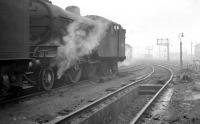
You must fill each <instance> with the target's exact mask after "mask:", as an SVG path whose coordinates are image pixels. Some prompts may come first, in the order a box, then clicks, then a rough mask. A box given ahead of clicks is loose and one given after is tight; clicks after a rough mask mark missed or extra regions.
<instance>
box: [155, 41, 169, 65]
mask: <svg viewBox="0 0 200 124" xmlns="http://www.w3.org/2000/svg"><path fill="white" fill-rule="evenodd" d="M157 45H160V46H165V47H167V61H168V62H169V61H170V55H169V39H168V38H166V39H162V38H161V39H157Z"/></svg>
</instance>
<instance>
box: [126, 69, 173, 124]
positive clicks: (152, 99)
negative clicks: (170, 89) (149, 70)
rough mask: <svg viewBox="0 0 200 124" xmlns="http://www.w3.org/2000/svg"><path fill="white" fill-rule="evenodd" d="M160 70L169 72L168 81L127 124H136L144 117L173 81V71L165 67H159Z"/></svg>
mask: <svg viewBox="0 0 200 124" xmlns="http://www.w3.org/2000/svg"><path fill="white" fill-rule="evenodd" d="M160 67H162V68H165V69H166V70H168V71H169V72H170V74H171V75H170V77H169V79H168V80H167V81H166V83H165V84H164V85H163V86H162V87H161V88H160V90H158V92H157V93H156V94H155V95H154V96H153V97H152V98H151V99H150V100H149V102H148V103H147V104H146V105H145V106H144V107H143V108H142V109H141V110H140V111H139V112H138V113H137V114H136V116H135V117H134V118H133V119H132V120H131V122H130V123H129V124H136V123H138V122H139V120H140V119H142V117H143V116H144V113H145V112H146V111H148V110H150V108H151V107H152V106H153V105H154V103H155V102H156V99H158V98H159V96H160V95H161V94H162V92H163V91H164V90H165V89H166V88H167V85H168V84H169V83H170V81H172V79H173V76H174V74H173V71H172V70H171V69H169V68H167V67H164V66H160Z"/></svg>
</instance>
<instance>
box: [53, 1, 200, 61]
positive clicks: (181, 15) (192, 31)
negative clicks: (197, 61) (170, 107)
mask: <svg viewBox="0 0 200 124" xmlns="http://www.w3.org/2000/svg"><path fill="white" fill-rule="evenodd" d="M51 1H52V2H53V4H55V5H57V6H60V7H61V8H63V9H64V8H65V7H67V6H71V5H75V6H78V7H80V10H81V15H82V16H85V15H99V16H103V17H105V18H108V19H110V20H112V21H114V22H117V23H119V24H121V25H122V26H123V27H124V28H125V29H126V31H127V32H126V43H128V44H130V45H131V46H132V47H133V50H132V52H133V57H143V56H144V55H145V54H147V53H148V51H147V50H146V49H148V48H149V47H150V48H152V49H153V50H152V52H151V53H152V55H153V57H154V58H158V57H159V56H160V58H161V59H162V58H163V59H165V57H166V55H165V54H164V52H165V51H166V50H165V48H164V47H160V52H159V47H158V46H157V45H156V42H157V41H156V39H158V38H159V39H160V38H164V39H165V38H168V39H169V42H170V56H171V58H177V56H178V54H179V42H180V40H179V37H178V35H179V34H180V33H181V32H183V34H184V37H183V38H182V41H183V54H184V55H183V58H184V57H186V56H187V55H188V56H190V54H191V52H190V49H191V42H193V46H194V45H195V44H196V43H199V42H200V36H199V32H200V2H199V1H198V0H117V1H116V0H98V1H97V0H51ZM193 50H194V48H193ZM159 53H160V54H159Z"/></svg>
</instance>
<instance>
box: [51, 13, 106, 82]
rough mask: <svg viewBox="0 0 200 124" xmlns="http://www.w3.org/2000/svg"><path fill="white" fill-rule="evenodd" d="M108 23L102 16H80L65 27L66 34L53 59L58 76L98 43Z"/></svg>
mask: <svg viewBox="0 0 200 124" xmlns="http://www.w3.org/2000/svg"><path fill="white" fill-rule="evenodd" d="M108 25H109V21H107V20H105V19H103V18H98V19H97V18H95V19H90V18H89V17H82V16H80V18H79V19H78V20H76V21H74V22H72V23H71V24H70V25H68V26H67V27H66V29H67V35H65V36H63V37H62V43H60V44H59V47H58V52H57V57H56V59H55V61H54V64H56V65H57V67H58V71H57V76H58V78H60V77H61V76H62V75H63V73H64V72H65V71H66V70H67V69H68V68H70V67H71V66H72V65H73V64H75V63H76V61H77V60H78V59H80V57H83V56H84V55H88V54H90V53H91V52H92V50H93V49H95V48H96V47H97V46H98V45H99V43H100V41H101V39H102V38H103V37H104V36H105V33H106V30H107V28H108Z"/></svg>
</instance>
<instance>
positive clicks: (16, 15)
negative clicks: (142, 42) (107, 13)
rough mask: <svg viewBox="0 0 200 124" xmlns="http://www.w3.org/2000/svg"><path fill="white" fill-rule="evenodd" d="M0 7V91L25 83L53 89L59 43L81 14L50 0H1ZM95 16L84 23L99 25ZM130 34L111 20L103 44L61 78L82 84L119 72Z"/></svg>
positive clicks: (16, 88)
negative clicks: (100, 75) (107, 73)
mask: <svg viewBox="0 0 200 124" xmlns="http://www.w3.org/2000/svg"><path fill="white" fill-rule="evenodd" d="M0 9H1V11H0V92H1V93H0V95H2V94H5V93H7V92H10V91H11V92H12V91H16V92H18V91H19V90H22V89H23V86H24V84H25V83H26V84H27V83H28V84H30V85H32V86H34V87H37V88H39V89H44V90H50V89H51V88H52V87H53V85H54V82H55V80H56V79H57V71H58V67H57V65H53V64H52V61H54V60H55V59H56V57H57V56H58V54H57V53H58V49H59V44H56V43H54V41H57V40H58V39H59V40H60V41H62V40H63V36H65V35H67V33H68V32H67V29H66V27H68V25H70V24H71V23H73V22H76V21H80V18H81V17H80V16H79V15H76V14H73V13H71V12H68V11H65V10H63V9H61V8H59V7H57V6H55V5H53V4H52V3H51V2H50V1H48V0H1V1H0ZM87 18H88V19H87ZM95 18H100V17H98V16H88V17H84V18H82V19H81V21H82V22H83V23H84V24H85V25H86V27H87V28H88V27H92V25H91V24H93V23H94V24H95ZM85 30H87V29H85ZM125 32H126V31H125V29H123V28H122V27H121V26H120V25H119V24H117V23H114V22H112V21H110V23H109V25H108V28H107V30H106V34H105V35H104V37H103V38H102V39H101V41H100V44H99V45H98V47H96V48H94V49H93V50H92V52H91V53H90V54H89V55H85V56H82V57H81V58H79V59H78V60H76V61H75V62H74V64H73V65H71V66H70V67H69V68H68V69H67V70H66V71H65V72H64V74H63V75H62V77H61V79H68V80H70V81H71V82H77V81H79V80H80V78H90V77H91V76H92V75H93V74H94V73H97V72H98V73H100V74H102V73H105V72H112V73H115V72H116V71H117V70H118V68H117V62H119V61H123V60H124V59H125ZM60 44H62V42H61V43H60ZM66 45H67V44H66ZM82 72H84V73H82Z"/></svg>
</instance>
